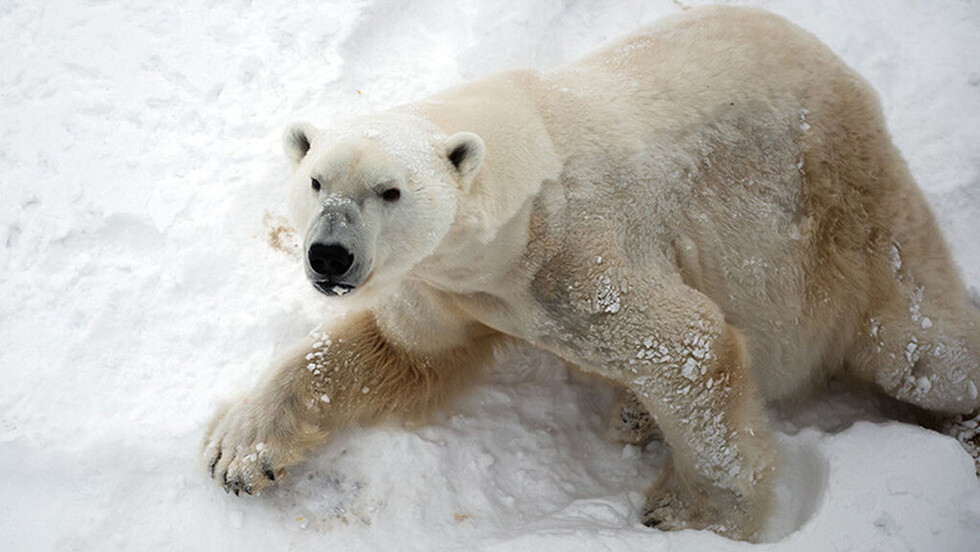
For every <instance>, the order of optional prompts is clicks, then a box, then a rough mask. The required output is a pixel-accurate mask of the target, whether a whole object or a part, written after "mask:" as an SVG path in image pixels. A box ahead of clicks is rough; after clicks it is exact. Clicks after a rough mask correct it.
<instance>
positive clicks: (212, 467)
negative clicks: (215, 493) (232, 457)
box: [208, 449, 221, 479]
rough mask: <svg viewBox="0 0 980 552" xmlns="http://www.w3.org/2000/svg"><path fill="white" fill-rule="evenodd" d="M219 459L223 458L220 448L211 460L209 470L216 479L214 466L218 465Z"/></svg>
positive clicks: (212, 477)
mask: <svg viewBox="0 0 980 552" xmlns="http://www.w3.org/2000/svg"><path fill="white" fill-rule="evenodd" d="M218 460H221V450H220V449H219V450H218V455H217V456H215V457H214V460H211V464H210V465H209V466H208V471H210V472H211V479H214V467H215V466H217V465H218Z"/></svg>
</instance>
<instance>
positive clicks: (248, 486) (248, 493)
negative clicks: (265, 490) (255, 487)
mask: <svg viewBox="0 0 980 552" xmlns="http://www.w3.org/2000/svg"><path fill="white" fill-rule="evenodd" d="M244 489H245V494H247V495H251V494H252V486H251V485H249V484H247V483H246V484H245V487H244Z"/></svg>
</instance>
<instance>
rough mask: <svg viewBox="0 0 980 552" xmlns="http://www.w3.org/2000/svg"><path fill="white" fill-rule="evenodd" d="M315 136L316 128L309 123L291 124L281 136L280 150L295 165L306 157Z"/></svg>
mask: <svg viewBox="0 0 980 552" xmlns="http://www.w3.org/2000/svg"><path fill="white" fill-rule="evenodd" d="M314 136H316V128H315V127H314V126H313V125H311V124H309V123H293V124H292V125H290V126H289V128H287V129H286V132H285V134H283V136H282V150H283V151H284V152H285V153H286V157H288V158H289V159H290V160H291V161H292V162H293V163H296V164H297V165H298V164H299V163H300V162H301V161H302V160H303V158H304V157H306V153H307V152H308V151H310V145H311V144H312V143H313V137H314Z"/></svg>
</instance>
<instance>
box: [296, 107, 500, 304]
mask: <svg viewBox="0 0 980 552" xmlns="http://www.w3.org/2000/svg"><path fill="white" fill-rule="evenodd" d="M283 142H284V149H285V152H286V155H287V156H288V157H289V158H290V159H291V160H292V161H293V163H294V165H295V167H294V168H295V173H294V177H293V183H292V191H291V194H290V207H291V210H292V213H293V218H294V222H295V224H296V227H297V228H298V229H299V230H300V231H301V232H303V233H304V240H303V251H304V262H305V265H306V276H307V277H308V278H309V280H310V282H312V283H313V285H314V287H316V289H317V290H319V291H320V292H322V293H324V294H327V295H344V294H347V293H349V292H354V291H355V290H356V291H357V292H358V293H357V295H359V296H362V297H365V296H376V295H377V294H378V293H380V292H383V291H385V290H390V289H392V288H393V286H394V285H395V284H397V282H398V281H400V280H401V279H402V278H403V277H404V276H405V275H406V274H408V273H409V271H411V269H412V268H413V267H414V266H416V265H417V264H418V263H420V262H421V261H422V260H423V259H425V258H426V257H428V256H429V255H431V254H432V253H433V252H434V251H435V250H436V247H437V246H438V245H439V243H440V242H441V241H442V240H443V238H444V237H445V236H446V235H447V234H448V233H449V231H450V228H451V227H452V225H453V221H454V220H455V217H456V210H457V205H458V202H459V199H460V197H461V195H462V194H464V193H465V192H466V191H467V190H468V189H469V186H470V185H471V184H472V182H473V179H474V178H475V177H476V175H477V174H478V173H479V170H480V167H481V166H482V164H483V159H484V155H485V146H484V143H483V140H481V139H480V137H479V136H477V135H475V134H473V133H470V132H460V133H457V134H454V135H452V136H446V134H445V133H443V132H442V131H440V130H439V129H438V128H437V127H436V126H434V125H433V124H432V123H430V122H428V121H426V120H425V119H421V118H419V117H415V116H412V115H405V114H386V115H376V116H372V117H368V118H364V119H359V120H356V121H353V122H351V123H349V124H347V125H345V126H344V128H343V129H342V130H340V131H337V132H333V131H323V130H319V129H316V128H314V127H313V126H311V125H309V124H305V123H299V124H295V125H293V126H292V127H290V128H289V129H288V130H287V131H286V134H285V136H284V140H283Z"/></svg>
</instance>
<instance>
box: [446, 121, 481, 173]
mask: <svg viewBox="0 0 980 552" xmlns="http://www.w3.org/2000/svg"><path fill="white" fill-rule="evenodd" d="M486 153H487V148H486V146H485V145H484V144H483V139H482V138H480V137H479V136H477V135H476V134H473V133H472V132H457V133H456V134H453V135H452V136H450V137H449V139H448V140H446V157H447V158H448V159H449V162H450V163H452V165H453V167H455V169H456V171H457V172H458V173H459V176H460V178H462V180H463V185H464V186H468V185H469V184H470V183H471V182H472V181H473V179H474V178H476V175H477V173H478V172H480V167H482V166H483V158H484V157H485V156H486Z"/></svg>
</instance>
